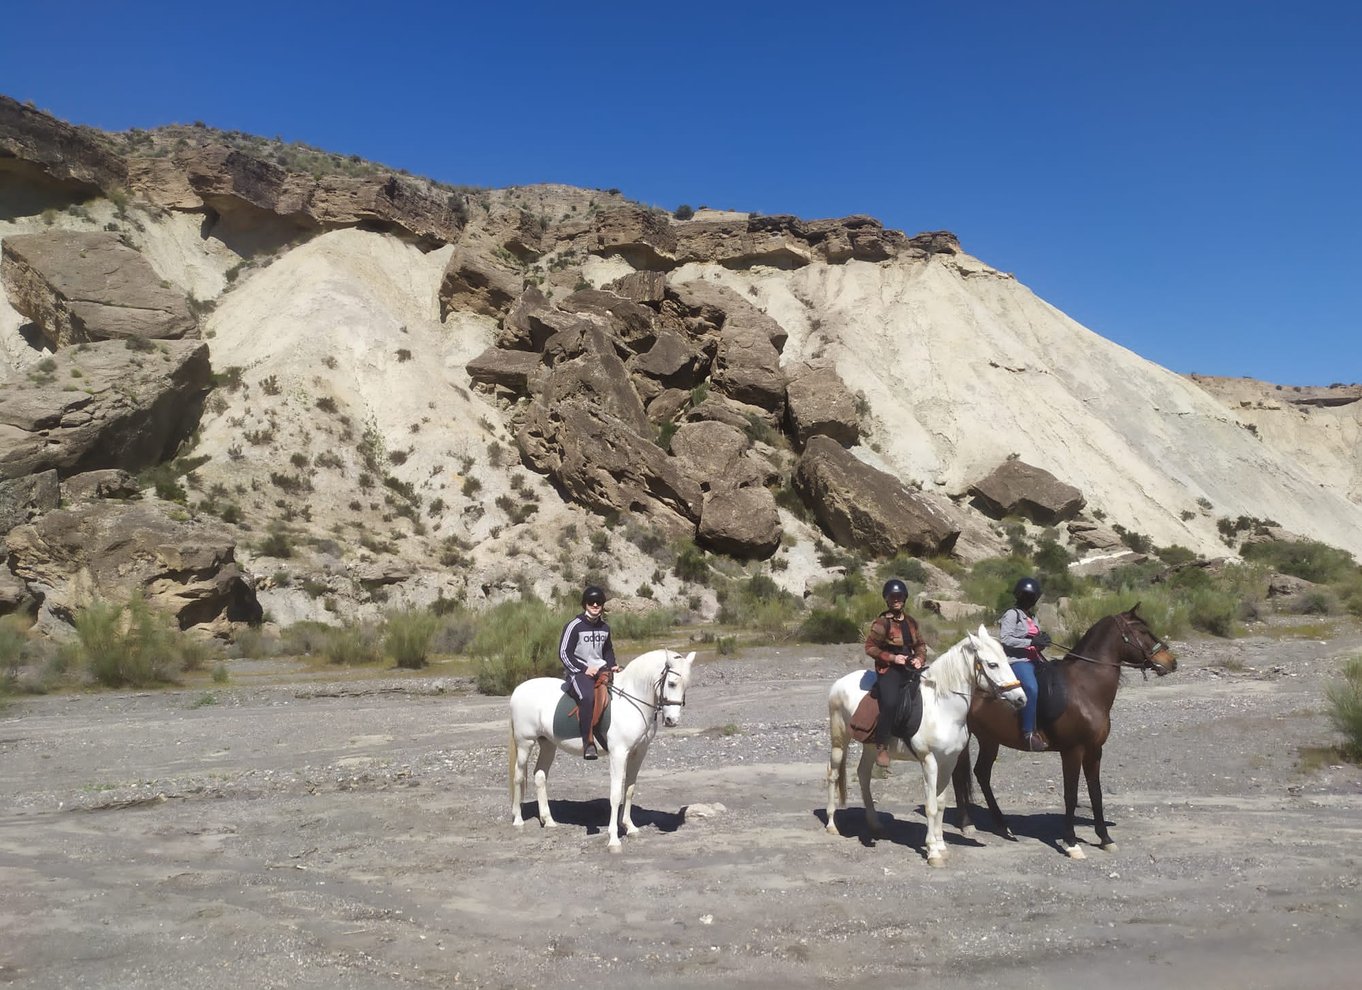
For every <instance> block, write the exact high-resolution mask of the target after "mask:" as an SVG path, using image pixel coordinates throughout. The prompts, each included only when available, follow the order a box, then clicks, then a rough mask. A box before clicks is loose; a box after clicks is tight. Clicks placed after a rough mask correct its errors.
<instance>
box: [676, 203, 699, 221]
mask: <svg viewBox="0 0 1362 990" xmlns="http://www.w3.org/2000/svg"><path fill="white" fill-rule="evenodd" d="M672 216H673V217H675V218H676V219H677V220H689V219H690V218H691V217H693V216H695V210H694V209H692V208H691V206H690V204H689V203H682V204H681V205H680V206H678V207H677V208H676V209H675V210H674V211H673V212H672Z"/></svg>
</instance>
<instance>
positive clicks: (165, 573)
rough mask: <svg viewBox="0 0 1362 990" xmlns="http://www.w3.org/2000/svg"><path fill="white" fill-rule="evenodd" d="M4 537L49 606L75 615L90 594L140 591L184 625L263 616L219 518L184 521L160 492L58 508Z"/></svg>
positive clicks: (24, 576) (19, 572) (123, 595)
mask: <svg viewBox="0 0 1362 990" xmlns="http://www.w3.org/2000/svg"><path fill="white" fill-rule="evenodd" d="M5 547H6V549H7V550H8V552H9V555H10V565H11V569H12V570H13V572H14V575H15V576H16V577H17V578H18V579H19V580H20V581H22V582H23V583H24V585H25V586H26V587H27V589H28V591H29V592H30V593H31V594H32V595H33V596H34V597H35V598H37V599H39V600H40V601H41V607H42V609H43V611H44V612H45V613H47V614H48V615H51V616H54V617H56V618H58V619H60V620H62V621H65V622H68V623H69V622H71V621H72V618H73V617H74V614H75V613H76V611H78V610H79V609H80V608H81V607H82V606H84V605H87V604H89V603H90V602H92V601H98V600H113V601H118V600H124V599H127V598H129V597H130V596H132V595H134V594H140V595H142V596H143V597H144V598H145V599H146V600H147V602H148V604H150V605H151V606H152V607H154V608H156V609H158V610H161V611H165V612H168V613H170V614H171V615H172V616H174V617H175V620H176V621H177V622H178V623H179V626H180V628H181V629H187V628H189V627H190V626H197V625H207V626H209V627H210V628H214V629H216V628H220V627H221V625H222V624H223V623H227V622H258V621H259V620H260V615H261V610H260V604H259V602H257V601H256V597H255V590H254V588H253V586H252V582H251V580H250V579H249V577H248V576H247V575H245V574H243V572H242V571H241V568H240V567H239V566H238V565H237V563H236V548H235V544H234V543H233V541H232V539H231V538H230V537H228V536H227V535H225V534H224V532H223V528H222V526H221V525H208V524H204V523H195V522H179V521H177V520H175V519H172V518H171V517H170V515H168V513H167V505H166V503H162V502H159V501H157V500H147V501H144V502H131V503H124V502H111V501H101V500H96V501H90V502H84V503H81V504H79V505H75V506H72V507H71V508H69V509H57V510H55V511H53V512H48V513H46V514H45V515H43V516H41V517H39V518H38V519H36V520H35V521H34V522H32V523H28V524H26V525H23V526H19V527H17V528H16V529H14V530H12V531H11V532H10V533H9V535H8V536H7V537H6V538H5Z"/></svg>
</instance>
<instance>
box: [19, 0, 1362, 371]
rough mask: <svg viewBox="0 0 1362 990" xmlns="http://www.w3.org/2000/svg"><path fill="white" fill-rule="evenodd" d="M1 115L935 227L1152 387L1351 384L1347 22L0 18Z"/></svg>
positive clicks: (992, 15) (1173, 6) (1346, 11)
mask: <svg viewBox="0 0 1362 990" xmlns="http://www.w3.org/2000/svg"><path fill="white" fill-rule="evenodd" d="M0 92H3V93H5V94H7V95H9V96H12V97H15V98H17V99H20V100H33V101H34V102H35V103H36V104H37V105H38V106H40V107H42V108H44V109H46V110H49V111H51V112H53V113H55V114H56V115H58V116H60V117H62V118H65V119H67V120H71V121H73V122H76V123H83V124H90V125H93V126H96V127H102V128H106V129H110V130H122V129H125V128H128V127H154V126H156V125H159V124H165V123H188V122H191V121H194V120H202V121H204V122H206V123H208V124H211V125H213V126H215V127H220V128H225V129H237V130H243V131H248V132H252V133H256V134H263V135H266V136H274V135H279V136H282V137H283V138H285V139H286V140H299V141H305V142H307V143H309V144H313V145H317V146H320V147H323V148H326V149H327V150H331V151H337V152H344V153H354V154H359V155H362V156H364V157H366V158H371V159H374V160H377V161H381V162H384V163H386V164H389V165H392V166H394V167H403V168H407V169H409V170H411V171H413V172H416V173H420V174H424V175H429V176H431V177H432V178H436V179H441V180H444V181H447V182H453V183H468V184H476V185H494V186H502V185H512V184H519V183H528V182H564V183H570V184H573V185H582V186H591V187H599V188H608V187H612V186H613V187H618V188H619V189H621V190H622V191H623V192H625V193H626V194H627V195H629V196H632V197H633V198H635V199H639V200H642V201H644V202H647V203H652V204H656V205H659V206H664V207H667V208H668V209H670V208H673V207H675V206H677V205H679V204H681V203H689V204H691V205H692V206H699V205H701V204H705V205H709V206H714V207H724V208H733V209H749V210H758V211H761V212H763V213H795V214H798V215H800V216H804V217H809V218H812V217H824V216H840V215H844V214H849V213H869V214H871V215H873V216H876V217H878V218H880V219H881V220H883V221H884V222H885V223H886V224H887V225H888V226H891V227H897V228H901V229H904V230H906V231H908V232H909V233H915V232H917V231H920V230H932V229H942V228H945V229H949V230H953V231H955V232H956V233H957V234H958V235H959V237H960V240H961V242H962V244H963V245H964V247H965V249H966V250H967V251H969V252H970V253H971V254H974V255H977V256H979V257H980V258H983V259H984V260H985V261H987V262H989V263H990V264H992V265H994V266H996V267H998V268H1001V269H1004V270H1007V271H1011V272H1014V273H1015V274H1016V275H1017V277H1018V278H1019V279H1020V280H1021V281H1023V282H1024V283H1026V284H1027V285H1029V286H1030V287H1031V288H1032V289H1034V290H1035V291H1036V292H1037V293H1038V294H1039V295H1041V296H1042V297H1044V298H1045V299H1047V300H1048V301H1049V302H1051V303H1053V304H1054V305H1056V306H1058V307H1059V308H1060V309H1062V310H1064V311H1065V312H1067V313H1069V315H1071V316H1073V317H1074V318H1075V319H1077V320H1079V321H1080V322H1082V323H1084V324H1086V325H1087V326H1089V327H1091V328H1092V329H1093V330H1095V331H1097V332H1098V333H1100V334H1102V335H1103V336H1105V337H1108V338H1110V339H1112V340H1115V341H1117V342H1118V343H1120V344H1122V345H1124V346H1126V347H1129V348H1130V349H1132V350H1134V351H1136V352H1137V353H1139V354H1142V355H1144V356H1145V357H1147V358H1149V359H1151V360H1153V361H1156V362H1158V363H1159V364H1162V365H1165V366H1166V367H1168V368H1171V369H1172V370H1174V371H1179V372H1192V371H1195V372H1202V373H1206V374H1223V375H1251V376H1253V377H1256V378H1262V379H1265V380H1269V381H1273V382H1278V383H1282V384H1329V383H1331V382H1337V381H1343V382H1355V381H1362V343H1359V337H1362V334H1360V333H1359V331H1360V330H1362V325H1360V324H1362V320H1360V319H1359V312H1362V247H1359V237H1360V236H1362V193H1360V192H1359V189H1358V185H1357V184H1358V182H1359V181H1362V179H1359V177H1360V176H1362V111H1360V110H1359V107H1360V106H1362V4H1356V3H1346V2H1332V3H1324V2H1310V0H1306V2H1298V3H1295V4H1291V5H1287V4H1282V3H1280V2H1277V3H1260V2H1255V0H1240V2H1236V3H1226V2H1220V0H1197V2H1164V0H1152V2H1145V3H1126V2H1104V0H1087V2H1081V3H1080V2H1053V3H1045V2H1039V0H1036V2H1030V3H1028V2H1020V0H1013V2H993V0H977V2H976V3H974V4H971V5H946V4H931V5H927V4H921V3H916V2H907V0H905V2H900V3H843V4H828V3H805V2H799V0H791V2H785V3H767V2H749V3H744V2H741V0H729V2H727V3H711V2H708V0H693V2H689V3H687V4H684V5H655V4H648V3H638V2H634V3H614V2H599V3H589V2H587V3H578V4H568V3H521V4H517V3H502V4H499V5H496V6H495V9H493V5H492V4H490V3H489V4H461V3H454V2H447V3H428V4H416V3H401V2H390V3H387V4H373V3H365V4H359V3H350V2H345V0H339V2H333V3H326V4H321V3H302V2H299V3H289V2H287V0H277V2H275V3H272V4H260V3H257V2H254V0H242V2H239V3H236V4H233V5H231V6H229V7H222V6H211V5H200V4H183V3H174V4H172V3H127V4H111V3H107V2H101V3H87V2H77V3H61V4H38V3H26V4H11V5H9V9H7V10H6V11H5V12H4V14H3V15H0Z"/></svg>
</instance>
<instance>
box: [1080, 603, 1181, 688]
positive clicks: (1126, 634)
mask: <svg viewBox="0 0 1362 990" xmlns="http://www.w3.org/2000/svg"><path fill="white" fill-rule="evenodd" d="M1111 619H1112V621H1113V622H1115V623H1116V628H1117V630H1118V631H1119V632H1120V633H1121V641H1122V642H1124V643H1125V644H1126V645H1127V646H1131V645H1134V647H1135V648H1136V649H1137V650H1139V651H1140V652H1141V653H1142V654H1144V655H1143V656H1142V657H1141V658H1140V663H1138V664H1133V663H1132V664H1127V663H1126V662H1125V661H1124V660H1098V659H1097V658H1096V657H1085V656H1084V655H1083V654H1081V653H1077V652H1075V651H1074V650H1072V649H1070V648H1068V647H1066V646H1065V645H1064V644H1063V643H1056V644H1055V645H1056V646H1058V647H1059V648H1060V649H1061V650H1064V651H1065V655H1064V659H1065V660H1068V659H1070V658H1072V659H1074V660H1082V661H1083V662H1084V663H1091V664H1095V665H1097V666H1098V667H1125V666H1130V667H1134V668H1135V669H1136V670H1138V671H1140V672H1141V673H1143V674H1144V675H1145V677H1146V678H1148V677H1149V672H1150V671H1151V670H1154V669H1156V668H1157V667H1158V666H1159V665H1158V664H1156V663H1155V662H1154V657H1155V656H1157V655H1158V654H1159V653H1166V652H1167V651H1168V645H1167V644H1166V643H1164V642H1163V641H1162V640H1159V639H1155V640H1154V645H1153V646H1152V647H1149V648H1148V649H1146V648H1145V647H1144V646H1143V645H1141V644H1140V642H1139V641H1138V639H1135V638H1134V633H1133V632H1132V631H1131V628H1130V620H1129V619H1127V618H1126V617H1125V616H1124V615H1122V614H1120V613H1117V614H1115V615H1113V616H1112V617H1111Z"/></svg>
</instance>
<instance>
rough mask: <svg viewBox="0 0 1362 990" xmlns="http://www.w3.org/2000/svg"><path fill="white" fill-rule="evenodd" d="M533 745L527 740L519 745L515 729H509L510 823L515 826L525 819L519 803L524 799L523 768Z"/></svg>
mask: <svg viewBox="0 0 1362 990" xmlns="http://www.w3.org/2000/svg"><path fill="white" fill-rule="evenodd" d="M533 745H534V743H533V742H529V743H527V744H526V745H524V746H521V745H520V744H519V743H518V742H517V741H516V737H515V730H514V729H512V730H511V758H510V761H509V762H510V770H511V824H512V825H514V826H515V827H516V828H521V827H523V826H524V824H525V819H524V818H522V817H521V815H520V805H521V804H522V803H523V802H524V800H525V770H526V767H528V766H529V762H530V747H532V746H533Z"/></svg>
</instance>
